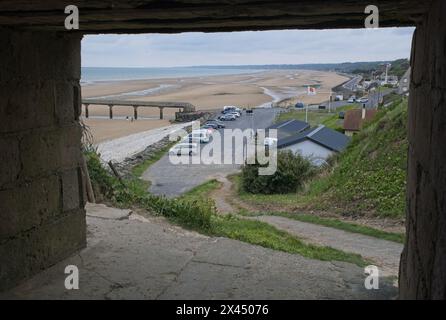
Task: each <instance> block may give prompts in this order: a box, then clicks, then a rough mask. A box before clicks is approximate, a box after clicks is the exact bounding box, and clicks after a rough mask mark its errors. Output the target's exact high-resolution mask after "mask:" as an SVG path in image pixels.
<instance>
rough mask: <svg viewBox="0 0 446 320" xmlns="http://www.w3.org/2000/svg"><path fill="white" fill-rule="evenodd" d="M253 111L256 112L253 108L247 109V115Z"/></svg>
mask: <svg viewBox="0 0 446 320" xmlns="http://www.w3.org/2000/svg"><path fill="white" fill-rule="evenodd" d="M253 112H254V110H253V109H247V110H246V114H247V115H252V114H253Z"/></svg>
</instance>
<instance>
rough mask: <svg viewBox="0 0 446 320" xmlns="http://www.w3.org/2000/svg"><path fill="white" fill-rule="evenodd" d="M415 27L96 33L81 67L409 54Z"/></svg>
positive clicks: (84, 48) (89, 39)
mask: <svg viewBox="0 0 446 320" xmlns="http://www.w3.org/2000/svg"><path fill="white" fill-rule="evenodd" d="M413 31H414V29H413V28H389V29H388V28H380V29H375V30H371V29H344V30H308V31H306V30H282V31H250V32H224V33H181V34H143V35H94V36H85V37H84V39H83V41H82V66H84V67H174V66H196V65H245V64H301V63H330V62H355V61H377V60H394V59H398V58H408V57H409V56H410V47H411V41H412V34H413Z"/></svg>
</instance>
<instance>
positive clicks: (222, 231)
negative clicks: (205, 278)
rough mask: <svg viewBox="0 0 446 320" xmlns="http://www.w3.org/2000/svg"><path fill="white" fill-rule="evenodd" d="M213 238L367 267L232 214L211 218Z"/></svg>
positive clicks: (354, 257) (350, 255)
mask: <svg viewBox="0 0 446 320" xmlns="http://www.w3.org/2000/svg"><path fill="white" fill-rule="evenodd" d="M212 235H214V236H220V237H226V238H230V239H235V240H240V241H243V242H247V243H251V244H254V245H259V246H262V247H265V248H270V249H274V250H279V251H283V252H287V253H292V254H299V255H301V256H304V257H306V258H310V259H317V260H322V261H344V262H349V263H353V264H356V265H358V266H361V267H363V266H366V265H367V264H368V263H369V262H368V261H366V260H364V259H363V258H362V257H361V256H360V255H358V254H353V253H348V252H344V251H341V250H337V249H333V248H331V247H325V246H316V245H312V244H306V243H304V242H302V241H301V240H300V239H298V238H296V237H294V236H292V235H290V234H289V233H287V232H284V231H281V230H278V229H277V228H275V227H273V226H271V225H269V224H267V223H264V222H261V221H255V220H247V219H241V218H238V217H234V216H231V215H228V216H213V219H212Z"/></svg>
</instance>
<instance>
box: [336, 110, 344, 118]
mask: <svg viewBox="0 0 446 320" xmlns="http://www.w3.org/2000/svg"><path fill="white" fill-rule="evenodd" d="M338 117H339V119H344V118H345V112H344V111H341V112H339V114H338Z"/></svg>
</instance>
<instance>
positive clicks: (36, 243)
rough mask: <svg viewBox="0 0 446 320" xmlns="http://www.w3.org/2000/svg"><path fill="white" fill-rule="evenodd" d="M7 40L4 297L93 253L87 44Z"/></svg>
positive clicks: (73, 39)
mask: <svg viewBox="0 0 446 320" xmlns="http://www.w3.org/2000/svg"><path fill="white" fill-rule="evenodd" d="M0 39H1V41H0V43H1V46H0V61H1V68H0V290H2V289H5V288H8V287H11V286H13V285H15V284H16V283H18V282H19V281H20V280H22V279H25V278H27V277H29V276H31V275H33V274H35V273H36V272H38V271H40V270H42V269H44V268H46V267H48V266H50V265H52V264H54V263H56V262H57V261H60V260H61V259H63V258H65V257H68V256H69V255H71V254H72V253H73V252H75V251H77V250H79V249H80V248H82V247H84V246H85V244H86V224H85V210H84V206H85V199H86V197H85V195H84V193H85V192H84V189H85V188H84V187H83V186H84V183H83V177H82V172H81V169H80V164H81V148H80V147H81V146H80V141H81V129H80V126H79V122H78V119H79V115H80V112H81V108H80V107H81V106H80V101H81V99H80V85H79V79H80V40H81V37H80V36H78V35H74V36H73V35H72V34H58V33H53V32H45V33H43V32H42V33H41V32H12V31H10V30H2V29H0ZM61 285H63V284H61Z"/></svg>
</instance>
